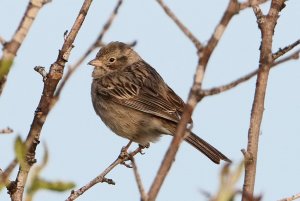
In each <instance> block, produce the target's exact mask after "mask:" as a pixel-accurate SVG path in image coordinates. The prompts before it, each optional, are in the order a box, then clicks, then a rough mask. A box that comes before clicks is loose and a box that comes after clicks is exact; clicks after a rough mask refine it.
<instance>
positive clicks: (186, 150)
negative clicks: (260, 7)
mask: <svg viewBox="0 0 300 201" xmlns="http://www.w3.org/2000/svg"><path fill="white" fill-rule="evenodd" d="M82 2H83V1H71V0H60V1H57V0H53V2H51V3H49V4H48V5H46V6H45V7H44V8H43V9H42V10H41V11H40V13H39V15H38V17H37V19H36V21H35V22H34V24H33V26H32V28H31V30H30V32H29V35H28V36H27V38H26V40H25V42H24V43H23V45H22V47H21V49H20V51H19V52H18V56H17V58H16V60H15V64H14V67H13V69H12V71H11V73H10V75H9V77H8V82H7V85H6V87H5V90H4V93H3V94H2V97H1V98H0V111H1V115H0V128H4V127H6V126H10V127H11V128H13V129H14V130H15V134H13V135H1V136H0V138H1V140H0V147H1V151H0V167H1V168H5V167H6V166H7V165H8V163H9V162H10V161H11V160H12V158H13V157H14V155H13V141H14V139H15V137H16V135H17V134H20V135H21V136H22V138H23V139H25V137H26V135H27V133H28V130H29V128H30V124H31V122H32V119H33V114H34V110H35V108H36V106H37V104H38V101H39V98H40V95H41V91H42V86H43V83H42V78H41V76H40V75H39V74H37V73H36V72H35V71H34V70H33V68H34V66H37V65H41V66H45V67H46V68H47V69H48V68H49V66H50V64H51V63H53V62H54V61H55V59H56V57H57V53H58V49H59V48H60V47H61V45H62V43H63V33H64V32H65V30H67V29H70V27H71V25H72V24H73V22H74V19H75V17H76V16H77V14H78V11H79V9H80V7H81V4H82ZM27 3H28V1H27V0H26V1H25V0H21V1H17V0H10V1H8V0H0V5H1V12H0V19H1V20H0V27H1V29H0V35H1V36H2V37H3V38H5V39H9V38H10V37H11V35H12V34H13V32H14V31H15V29H16V27H17V26H18V23H19V21H20V19H21V17H22V15H23V12H24V10H25V8H26V5H27ZM115 3H116V1H94V2H93V4H92V6H91V9H90V11H89V13H88V15H87V18H86V20H85V22H84V25H83V26H82V29H81V30H80V32H79V34H78V36H77V38H76V40H75V43H74V45H75V48H74V49H73V51H72V53H71V56H70V59H69V64H72V63H74V62H76V60H77V58H79V56H81V55H82V53H83V52H85V50H86V48H87V47H88V46H89V45H90V44H91V43H92V42H93V41H94V39H95V37H96V36H97V35H98V33H99V31H100V30H101V28H102V26H103V24H104V22H105V21H106V19H107V17H108V16H109V14H110V12H111V10H112V9H113V8H114V6H115ZM166 3H167V4H168V5H169V6H170V7H171V9H172V10H173V11H174V12H175V13H176V15H177V16H178V17H179V18H180V19H181V20H182V22H184V23H185V25H186V26H187V27H188V28H189V29H190V30H191V31H192V32H193V33H194V34H195V35H196V36H197V37H198V38H199V39H200V40H201V41H202V42H204V43H205V42H206V41H207V40H208V39H209V37H210V35H211V33H212V31H213V30H214V27H215V26H216V24H217V23H218V21H219V19H220V17H221V16H222V14H223V11H224V10H225V8H226V6H227V3H228V1H218V0H214V1H195V0H194V1H192V0H190V1H180V0H173V1H171V0H168V1H166ZM286 4H287V6H286V8H285V9H284V10H283V12H282V13H281V17H280V19H279V21H278V25H277V27H276V32H275V36H274V45H273V50H274V51H276V50H278V48H280V47H284V46H286V45H288V44H290V43H292V42H294V41H296V40H297V39H299V38H300V26H299V19H300V12H299V10H300V2H299V1H297V0H290V1H287V3H286ZM267 8H268V6H267V5H266V6H264V10H267ZM115 40H118V41H123V42H131V41H133V40H137V41H138V44H137V46H136V50H137V51H138V52H139V53H140V55H141V56H142V57H143V58H144V59H145V60H146V61H147V62H148V63H149V64H151V65H152V66H153V67H155V68H156V70H157V71H158V72H159V73H160V74H161V75H162V77H163V78H164V79H165V81H166V82H167V83H168V84H169V85H170V86H171V87H172V88H173V89H174V91H176V92H177V93H178V94H179V95H180V96H181V97H182V98H183V100H186V98H187V94H188V91H189V88H190V86H191V84H192V78H193V74H194V71H195V67H196V64H197V57H196V54H195V49H194V47H193V45H192V43H191V42H190V41H189V40H188V39H187V38H186V37H185V36H184V35H183V34H182V32H181V31H180V30H179V29H178V28H177V27H176V25H175V24H174V23H173V22H172V21H171V20H170V19H169V18H168V17H167V16H166V14H165V13H164V12H163V10H162V9H161V7H160V6H159V5H158V4H157V3H156V1H154V0H148V1H138V0H127V1H126V0H125V1H124V3H123V5H122V7H121V8H120V11H119V15H118V16H117V18H116V20H115V22H114V24H113V26H112V27H111V29H110V31H109V32H108V33H107V35H106V36H105V38H104V41H105V42H110V41H115ZM259 44H260V32H259V30H258V27H257V24H256V18H255V17H254V14H253V12H252V10H251V9H247V10H244V11H241V12H240V14H239V15H237V16H235V17H234V19H233V20H232V21H231V22H230V24H229V27H228V29H227V30H226V32H225V33H224V36H223V38H222V40H221V42H220V43H219V45H218V47H217V48H216V50H215V52H214V54H213V55H212V57H211V60H210V62H209V65H208V69H207V73H206V75H205V79H204V86H205V87H212V86H218V85H221V84H225V83H228V82H230V81H232V80H234V79H236V78H238V77H240V76H242V75H244V74H246V73H248V72H250V71H252V70H254V69H255V68H257V66H258V59H259V50H258V49H259ZM95 54H96V51H95V52H93V54H92V55H90V57H89V58H88V59H87V61H85V63H84V64H83V65H82V66H81V67H80V69H79V70H78V71H77V72H76V73H75V74H74V76H73V77H72V78H71V79H70V81H69V82H68V84H67V85H66V87H65V90H64V91H63V92H62V96H61V99H60V101H59V102H58V104H57V105H56V106H55V108H54V109H53V110H52V112H51V114H50V115H49V116H48V118H47V121H46V123H45V125H44V127H43V130H42V135H41V141H42V142H45V143H47V145H48V147H49V152H50V160H49V164H48V166H47V167H46V169H45V170H44V171H43V174H42V175H43V177H44V178H46V179H51V180H68V181H74V182H76V184H77V187H76V189H77V188H78V187H81V186H82V185H84V184H86V183H87V182H88V181H90V180H91V179H92V178H94V177H95V176H97V175H98V174H99V173H100V172H102V171H103V170H104V169H105V168H106V167H107V166H108V165H109V164H110V163H111V162H112V161H113V160H114V159H115V158H116V156H117V155H118V153H119V151H120V148H121V147H122V146H123V145H125V144H126V143H127V140H124V139H122V138H120V137H118V136H116V135H114V134H113V133H112V132H111V131H110V130H109V129H108V128H106V127H105V125H104V124H103V123H102V122H101V120H100V118H99V117H98V116H97V115H96V114H95V112H94V110H93V108H92V104H91V98H90V84H91V72H92V68H91V67H90V66H87V65H86V63H87V62H88V60H90V59H92V58H94V56H95ZM299 77H300V68H299V61H290V62H288V63H286V64H284V65H282V66H280V67H278V68H276V69H273V70H272V71H271V73H270V77H269V83H268V91H267V95H266V101H265V112H264V118H263V122H262V126H261V135H260V143H259V157H258V168H257V179H256V181H257V182H256V188H255V192H256V194H263V197H264V199H263V200H278V199H280V198H282V197H286V196H290V195H292V194H295V193H298V192H299V191H300V190H299V176H298V175H299V170H300V162H299V159H298V158H299V153H300V148H299V141H300V124H299V116H300V115H299V114H300V107H299V106H300V104H299V103H300V95H299V86H300V79H299ZM255 80H256V79H251V80H250V81H248V82H247V83H245V84H242V85H241V86H238V87H236V88H235V89H233V90H230V91H228V92H225V93H223V94H220V95H216V96H213V97H208V98H205V99H204V100H203V101H202V102H201V103H200V104H199V105H198V107H197V108H196V110H195V112H194V115H193V119H194V128H193V131H194V132H195V133H197V134H198V135H200V136H201V137H203V138H204V139H206V140H207V141H208V142H210V143H211V144H213V145H214V146H216V147H217V148H218V149H220V150H221V151H222V152H223V153H224V154H226V155H227V156H228V157H229V158H231V159H232V160H233V162H234V165H236V164H237V163H238V162H239V161H240V160H241V159H242V154H241V152H240V150H241V149H242V148H246V142H247V132H248V127H249V118H250V110H251V105H252V100H253V95H254V89H255ZM170 139H171V138H170V137H168V136H165V137H163V138H161V140H160V141H159V142H158V143H156V144H152V145H151V147H150V149H148V150H146V151H145V152H146V154H145V155H143V156H140V155H139V156H137V157H136V162H137V165H138V168H139V171H140V173H141V176H142V180H143V183H144V185H145V188H146V189H147V190H148V188H149V186H150V185H151V183H152V181H153V177H154V175H155V174H156V171H157V168H158V167H159V165H160V162H161V160H162V157H163V156H164V153H165V151H166V149H167V147H168V145H169V143H170ZM131 149H133V148H131ZM37 152H38V154H37V155H38V157H37V159H38V161H41V156H42V152H43V148H42V146H39V147H38V149H37ZM220 168H221V166H218V165H215V164H213V163H211V162H210V161H209V160H208V159H207V158H206V157H204V156H203V155H201V154H199V153H198V152H197V151H196V150H194V149H193V148H192V147H190V146H189V145H187V144H185V143H183V144H182V146H181V149H180V151H179V153H178V155H177V157H176V161H175V163H174V165H173V168H172V169H171V171H170V174H169V175H168V177H167V179H166V181H165V183H164V186H163V188H162V190H161V192H160V193H159V196H158V199H157V200H191V201H194V200H195V201H196V200H205V199H206V198H205V197H204V196H203V195H202V194H201V193H200V191H199V190H200V189H203V190H206V191H209V192H211V193H212V194H214V193H215V192H216V191H217V188H218V185H219V171H220ZM107 177H108V178H111V179H113V180H114V181H115V182H116V185H115V186H110V185H107V184H98V185H96V186H94V187H93V188H92V189H91V190H89V191H88V192H86V193H85V194H84V195H83V196H81V197H80V198H79V199H78V200H81V201H85V200H86V201H87V200H89V201H90V200H99V198H101V199H103V200H115V201H117V200H139V193H138V189H137V186H136V183H135V180H134V176H133V172H132V170H130V169H127V168H125V167H123V166H119V167H117V168H115V169H114V170H113V171H112V172H111V173H110V174H109V175H108V176H107ZM13 178H15V177H13ZM242 180H243V179H241V182H240V183H239V184H240V185H239V186H237V189H241V188H242ZM68 195H69V192H66V193H53V192H46V191H42V192H39V193H38V194H37V196H36V199H35V200H43V201H52V200H65V199H66V198H67V197H68ZM6 200H9V197H8V195H7V194H6V191H5V190H3V191H2V192H0V201H6ZM237 200H238V199H237Z"/></svg>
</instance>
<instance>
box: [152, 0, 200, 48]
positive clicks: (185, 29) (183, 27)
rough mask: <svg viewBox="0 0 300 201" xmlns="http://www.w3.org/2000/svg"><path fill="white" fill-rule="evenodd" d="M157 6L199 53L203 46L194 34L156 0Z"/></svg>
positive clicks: (160, 0) (160, 1)
mask: <svg viewBox="0 0 300 201" xmlns="http://www.w3.org/2000/svg"><path fill="white" fill-rule="evenodd" d="M157 2H158V3H159V5H160V6H161V7H162V8H163V9H164V11H165V13H166V14H167V15H168V16H169V17H170V18H171V19H172V20H173V21H174V22H175V24H176V25H177V26H178V27H179V28H180V30H181V31H182V32H183V33H184V34H185V35H186V37H188V38H189V39H190V40H191V41H192V42H193V43H194V45H195V46H196V49H197V50H198V51H201V50H202V48H203V45H202V44H201V42H200V41H199V40H198V39H197V38H196V37H195V36H194V34H193V33H192V32H191V31H190V30H189V29H188V28H187V27H186V26H185V25H184V24H183V23H182V22H181V21H180V20H179V19H178V18H177V17H176V15H175V14H174V13H173V12H172V11H171V9H170V8H169V7H168V6H167V5H166V4H165V3H164V2H163V1H162V0H157Z"/></svg>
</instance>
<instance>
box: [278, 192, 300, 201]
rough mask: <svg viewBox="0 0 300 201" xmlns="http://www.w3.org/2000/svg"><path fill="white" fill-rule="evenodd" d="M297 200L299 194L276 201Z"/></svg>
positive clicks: (299, 196)
mask: <svg viewBox="0 0 300 201" xmlns="http://www.w3.org/2000/svg"><path fill="white" fill-rule="evenodd" d="M299 198H300V193H298V194H296V195H293V196H291V197H287V198H283V199H281V200H278V201H293V200H297V199H299Z"/></svg>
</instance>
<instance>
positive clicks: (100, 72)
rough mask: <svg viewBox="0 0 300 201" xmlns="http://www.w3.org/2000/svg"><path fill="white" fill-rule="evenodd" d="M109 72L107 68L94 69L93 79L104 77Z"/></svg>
mask: <svg viewBox="0 0 300 201" xmlns="http://www.w3.org/2000/svg"><path fill="white" fill-rule="evenodd" d="M108 72H109V69H108V68H107V67H103V66H101V67H95V68H94V70H93V73H92V77H93V78H100V77H103V76H104V75H106V74H107V73H108Z"/></svg>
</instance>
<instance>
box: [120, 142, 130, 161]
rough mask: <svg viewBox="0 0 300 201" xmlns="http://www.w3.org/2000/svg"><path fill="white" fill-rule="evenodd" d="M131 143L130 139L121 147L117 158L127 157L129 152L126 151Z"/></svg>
mask: <svg viewBox="0 0 300 201" xmlns="http://www.w3.org/2000/svg"><path fill="white" fill-rule="evenodd" d="M131 144H132V140H130V141H129V142H128V144H127V145H126V146H124V147H122V149H121V153H120V155H119V158H122V159H125V158H128V155H129V154H128V152H127V151H128V149H129V147H130V145H131Z"/></svg>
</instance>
